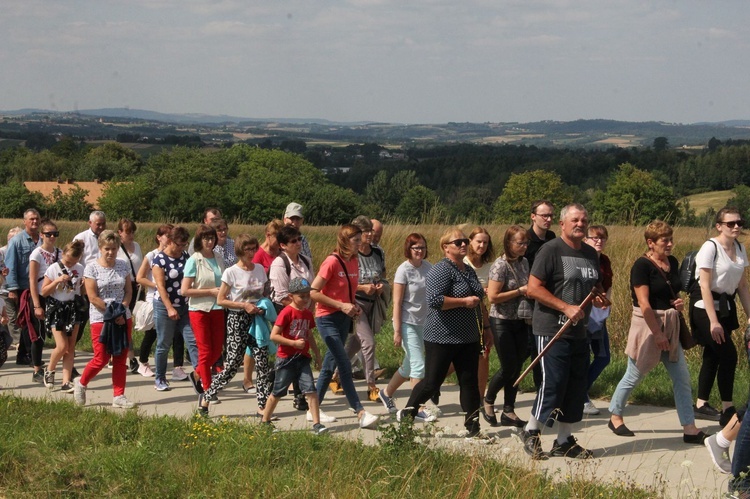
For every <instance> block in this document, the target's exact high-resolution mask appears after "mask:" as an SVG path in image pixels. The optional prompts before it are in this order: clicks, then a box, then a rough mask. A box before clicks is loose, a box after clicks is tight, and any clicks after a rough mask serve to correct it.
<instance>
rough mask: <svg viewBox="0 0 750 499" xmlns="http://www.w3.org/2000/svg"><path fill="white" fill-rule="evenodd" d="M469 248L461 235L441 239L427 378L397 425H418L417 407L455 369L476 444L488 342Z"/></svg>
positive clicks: (432, 275) (430, 280) (432, 280)
mask: <svg viewBox="0 0 750 499" xmlns="http://www.w3.org/2000/svg"><path fill="white" fill-rule="evenodd" d="M468 246H469V238H467V237H466V236H465V235H464V233H463V232H461V230H459V229H450V230H448V231H447V232H446V233H445V234H443V236H442V237H441V238H440V248H441V249H442V250H443V254H444V256H445V258H443V259H442V260H440V261H439V262H438V263H436V264H435V265H433V267H432V269H430V272H429V273H428V274H427V280H426V284H425V286H426V292H427V305H428V307H429V311H428V312H427V318H426V320H425V327H424V342H425V343H424V345H425V359H426V365H425V377H424V379H423V380H422V381H420V382H419V383H417V386H415V387H414V389H413V390H412V392H411V396H410V397H409V401H408V402H407V406H406V408H405V409H401V410H400V411H398V412H397V413H396V416H397V419H398V420H401V419H402V418H403V417H405V416H409V417H412V418H415V419H416V418H417V417H418V413H419V408H420V406H421V405H422V404H424V403H425V402H427V401H428V400H429V399H430V397H432V396H433V395H434V394H435V393H437V391H438V390H439V389H440V385H442V384H443V381H445V376H446V375H447V373H448V368H449V367H450V365H451V363H453V366H454V367H455V369H456V375H457V376H458V384H459V388H460V391H461V392H460V401H461V410H462V411H463V412H464V413H465V414H466V416H465V418H464V426H465V428H466V430H467V435H466V438H467V439H475V438H480V437H479V409H480V397H479V383H478V377H477V372H478V363H479V354H480V353H481V351H482V349H483V348H484V346H483V345H484V344H486V343H487V342H488V341H492V337H491V334H490V325H489V317H488V316H487V310H486V308H485V306H484V303H483V300H484V288H482V285H481V284H480V283H479V279H477V275H476V273H475V272H474V269H472V268H471V267H470V266H468V265H466V264H465V263H464V257H465V256H466V252H467V248H468ZM434 419H435V416H432V417H431V418H429V419H426V421H429V420H434Z"/></svg>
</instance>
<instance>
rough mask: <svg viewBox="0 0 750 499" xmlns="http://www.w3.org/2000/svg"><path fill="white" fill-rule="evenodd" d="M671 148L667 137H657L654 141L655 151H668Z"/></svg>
mask: <svg viewBox="0 0 750 499" xmlns="http://www.w3.org/2000/svg"><path fill="white" fill-rule="evenodd" d="M668 147H669V139H667V138H666V137H656V138H655V139H654V151H666V150H667V148H668Z"/></svg>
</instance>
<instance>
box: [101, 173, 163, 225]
mask: <svg viewBox="0 0 750 499" xmlns="http://www.w3.org/2000/svg"><path fill="white" fill-rule="evenodd" d="M154 190H155V189H154V187H153V186H151V185H149V184H147V183H146V182H145V181H144V180H143V179H138V180H136V181H134V182H109V183H107V185H106V186H105V187H104V190H103V192H102V196H101V197H100V198H99V207H100V208H101V210H102V211H104V213H106V214H107V217H108V218H110V219H111V220H117V219H120V218H129V219H130V220H134V221H136V222H145V221H147V220H149V219H150V218H149V213H150V211H151V200H152V198H153V196H154Z"/></svg>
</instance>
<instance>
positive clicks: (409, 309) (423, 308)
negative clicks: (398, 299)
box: [393, 260, 432, 326]
mask: <svg viewBox="0 0 750 499" xmlns="http://www.w3.org/2000/svg"><path fill="white" fill-rule="evenodd" d="M431 268H432V264H431V263H430V262H428V261H426V260H422V265H420V266H419V267H415V266H414V265H412V264H411V263H410V262H409V260H406V261H405V262H404V263H402V264H401V265H399V266H398V268H397V269H396V276H395V277H394V278H393V282H394V283H396V284H403V286H404V300H403V302H402V303H401V321H402V322H405V323H407V324H413V325H415V326H420V325H422V324H424V320H425V318H426V317H427V310H428V308H427V294H426V293H425V278H426V277H427V272H429V271H430V269H431Z"/></svg>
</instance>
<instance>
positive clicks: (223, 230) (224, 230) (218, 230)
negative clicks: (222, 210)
mask: <svg viewBox="0 0 750 499" xmlns="http://www.w3.org/2000/svg"><path fill="white" fill-rule="evenodd" d="M226 231H227V228H226V227H224V228H223V229H216V232H226Z"/></svg>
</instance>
